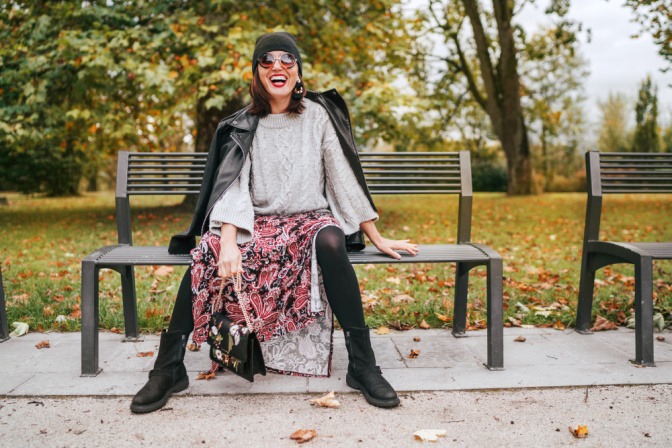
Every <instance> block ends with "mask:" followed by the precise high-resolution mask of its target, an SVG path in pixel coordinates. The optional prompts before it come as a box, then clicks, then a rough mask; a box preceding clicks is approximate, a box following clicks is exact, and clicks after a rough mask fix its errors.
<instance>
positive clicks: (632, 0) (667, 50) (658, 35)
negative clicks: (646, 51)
mask: <svg viewBox="0 0 672 448" xmlns="http://www.w3.org/2000/svg"><path fill="white" fill-rule="evenodd" d="M625 6H628V7H630V8H631V9H632V11H633V13H634V16H635V20H636V21H637V22H638V23H639V24H640V25H641V26H642V29H643V31H646V32H648V33H650V34H651V36H652V37H653V41H654V42H655V43H656V45H658V47H659V49H658V53H659V54H660V55H661V56H662V57H663V59H665V60H666V61H667V62H668V63H670V67H667V68H666V69H665V70H664V71H668V70H669V69H670V68H672V27H670V24H671V23H672V5H670V2H669V1H668V0H625Z"/></svg>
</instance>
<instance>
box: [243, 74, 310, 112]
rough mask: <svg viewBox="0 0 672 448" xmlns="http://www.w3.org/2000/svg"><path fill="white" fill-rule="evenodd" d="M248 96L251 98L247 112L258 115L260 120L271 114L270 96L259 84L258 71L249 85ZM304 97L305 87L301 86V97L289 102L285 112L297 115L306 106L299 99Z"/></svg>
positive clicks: (260, 83)
mask: <svg viewBox="0 0 672 448" xmlns="http://www.w3.org/2000/svg"><path fill="white" fill-rule="evenodd" d="M301 82H303V80H301ZM250 96H251V97H252V104H250V107H249V109H248V111H249V112H250V113H251V114H253V115H259V116H260V117H261V118H263V117H265V116H266V115H268V114H270V113H271V102H270V99H271V94H270V93H268V91H267V90H266V88H265V87H264V85H263V84H262V82H261V78H260V77H259V70H257V71H256V72H255V73H254V78H252V83H251V84H250ZM304 96H306V85H305V84H304V85H303V95H302V97H301V98H299V99H294V98H293V97H292V99H290V100H289V106H287V110H286V112H288V113H289V114H290V115H299V114H300V113H301V112H303V110H304V109H305V108H306V106H304V105H303V101H301V99H302V98H303V97H304Z"/></svg>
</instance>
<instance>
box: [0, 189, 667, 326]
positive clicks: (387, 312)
mask: <svg viewBox="0 0 672 448" xmlns="http://www.w3.org/2000/svg"><path fill="white" fill-rule="evenodd" d="M375 199H376V203H377V205H378V208H379V209H380V210H381V219H380V222H379V228H380V229H381V233H382V234H383V235H385V236H389V237H392V238H411V239H412V240H413V241H416V242H418V243H420V244H434V243H454V242H455V237H456V234H457V229H456V224H455V217H456V216H457V201H456V200H455V198H453V197H437V196H431V195H428V196H412V197H411V196H401V197H400V196H376V198H375ZM9 200H10V205H9V206H6V207H4V208H3V212H2V214H1V215H0V229H2V234H3V238H2V239H1V240H0V253H1V254H2V258H0V263H2V271H3V279H4V284H5V291H6V293H7V311H8V314H9V321H10V322H14V321H23V322H26V323H29V324H30V327H31V331H36V330H39V329H42V330H50V329H56V330H60V329H62V330H67V331H75V330H78V329H79V328H80V323H81V316H80V303H79V301H80V298H79V291H80V280H81V277H80V263H81V259H82V258H83V257H85V256H86V255H87V254H89V253H90V252H91V251H92V250H93V249H95V248H97V247H100V246H102V245H106V244H114V243H116V228H115V222H114V197H113V196H112V195H110V194H105V195H101V194H96V195H90V194H86V195H84V196H82V197H79V198H73V199H69V200H67V201H64V200H62V199H61V200H58V199H40V198H31V197H24V196H18V195H11V196H10V197H9ZM180 200H181V199H180V198H179V197H170V198H162V199H160V200H159V199H157V198H153V197H138V198H134V207H137V209H135V213H134V215H133V222H134V234H133V238H134V242H135V243H136V244H141V245H153V244H160V245H167V244H168V241H169V239H170V236H171V235H173V234H174V233H176V232H177V231H180V230H182V229H184V228H185V227H186V226H187V225H188V223H189V221H190V218H191V216H190V213H189V212H186V211H181V210H180V209H178V208H175V205H176V204H178V203H179V202H180ZM437 200H438V202H437ZM437 204H440V207H437ZM584 210H585V194H545V195H539V196H534V197H510V196H505V195H503V194H476V195H475V197H474V220H473V229H472V236H473V241H475V242H480V243H484V244H488V245H490V246H491V247H493V248H494V249H496V250H497V251H499V252H500V253H501V254H502V255H503V256H504V260H505V263H504V277H505V284H504V309H505V322H508V323H509V325H520V324H529V325H537V326H556V327H558V328H561V327H562V326H570V325H573V322H574V318H575V311H576V300H577V295H578V283H579V268H580V264H581V242H582V236H583V235H582V234H583V220H584ZM671 214H672V200H670V198H669V197H666V196H661V195H648V196H647V195H644V196H637V197H633V196H630V195H624V196H619V195H610V196H609V198H605V202H604V215H603V219H604V220H603V225H602V231H601V238H602V239H610V240H619V241H670V240H672V227H671V226H669V216H670V215H671ZM532 218H533V219H532ZM16 223H21V225H20V226H18V225H16ZM356 270H357V274H358V278H359V280H360V286H361V288H362V290H363V298H364V306H365V309H366V318H367V323H368V324H369V325H370V326H372V327H378V326H380V325H387V326H389V327H395V326H396V327H399V328H408V327H409V326H410V327H417V326H419V325H420V324H421V323H422V321H423V320H425V321H426V322H427V323H428V324H429V325H430V326H431V327H434V328H442V327H444V326H449V325H450V323H451V321H452V316H453V309H452V299H453V293H454V289H453V282H454V279H455V274H454V266H453V265H452V264H409V265H376V266H357V267H356ZM183 272H184V268H183V267H175V268H174V269H173V270H172V271H169V270H160V269H155V268H154V267H136V268H135V275H136V286H137V288H138V310H139V323H140V328H141V330H142V331H152V332H154V331H159V330H160V329H161V327H162V326H163V325H165V323H166V321H167V319H169V316H170V313H171V312H172V307H173V304H174V300H175V294H176V291H177V288H178V285H179V281H180V280H181V277H182V274H183ZM472 272H473V274H472V275H471V280H470V294H469V297H470V299H469V305H468V312H469V318H468V324H469V328H471V329H474V328H482V327H483V326H484V325H485V309H486V306H485V305H486V295H485V281H484V275H485V269H484V268H477V269H475V270H474V271H472ZM633 272H634V271H633V269H632V267H631V266H626V265H617V266H613V267H612V268H610V269H603V270H600V271H598V281H597V283H596V298H597V300H596V301H595V305H594V309H593V312H594V314H593V316H594V317H595V316H596V315H600V316H603V317H606V318H607V319H609V320H611V321H613V322H616V323H619V324H624V323H625V322H626V320H627V318H628V317H629V316H630V315H631V314H632V310H633V308H634V304H633V300H634V292H633V288H634V284H633ZM100 275H101V287H100V298H101V303H100V313H101V316H100V321H101V326H102V328H104V329H108V330H110V329H116V330H114V331H119V329H122V330H121V331H123V313H122V304H121V285H120V282H119V275H118V274H117V273H115V272H113V271H109V270H102V271H101V274H100ZM671 278H672V262H669V261H667V262H666V261H656V262H655V263H654V279H655V281H654V292H655V293H656V296H655V297H656V298H655V303H654V305H655V308H656V312H660V313H661V314H662V315H663V316H664V319H665V321H666V322H667V323H668V324H669V323H670V322H671V321H672V283H671V282H670V279H671ZM404 296H406V297H404ZM518 303H520V304H521V305H522V306H521V305H518ZM523 307H525V308H523ZM59 315H63V316H65V322H64V323H57V322H55V319H56V318H57V316H59ZM511 319H513V320H511ZM558 322H560V324H561V325H559V324H558Z"/></svg>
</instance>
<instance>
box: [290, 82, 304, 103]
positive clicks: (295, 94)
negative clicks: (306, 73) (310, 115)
mask: <svg viewBox="0 0 672 448" xmlns="http://www.w3.org/2000/svg"><path fill="white" fill-rule="evenodd" d="M301 98H303V83H302V82H301V78H299V80H298V81H296V86H294V90H292V99H293V100H300V99H301Z"/></svg>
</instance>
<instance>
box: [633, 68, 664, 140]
mask: <svg viewBox="0 0 672 448" xmlns="http://www.w3.org/2000/svg"><path fill="white" fill-rule="evenodd" d="M635 122H636V123H635V133H634V136H633V142H632V150H633V151H634V152H660V131H659V129H658V89H657V88H656V86H655V85H653V84H652V82H651V77H650V76H647V77H646V79H644V81H642V85H641V87H640V89H639V95H638V97H637V104H636V105H635Z"/></svg>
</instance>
